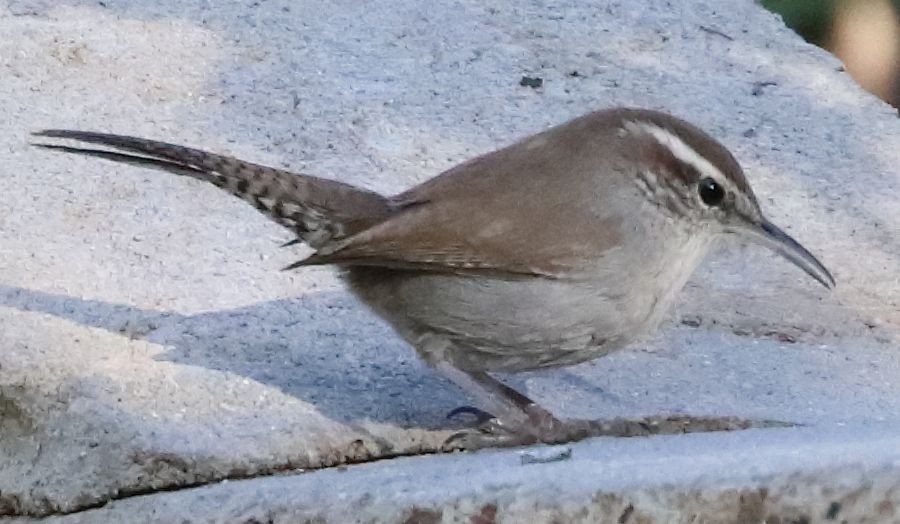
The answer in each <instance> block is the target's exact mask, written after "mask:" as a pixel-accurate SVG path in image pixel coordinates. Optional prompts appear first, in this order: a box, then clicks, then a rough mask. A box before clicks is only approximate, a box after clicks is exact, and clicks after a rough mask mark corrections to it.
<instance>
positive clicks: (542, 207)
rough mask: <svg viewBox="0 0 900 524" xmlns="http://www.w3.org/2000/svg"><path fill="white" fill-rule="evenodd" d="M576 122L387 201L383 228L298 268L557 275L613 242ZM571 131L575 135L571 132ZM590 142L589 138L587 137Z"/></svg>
mask: <svg viewBox="0 0 900 524" xmlns="http://www.w3.org/2000/svg"><path fill="white" fill-rule="evenodd" d="M578 125H584V124H583V123H582V124H579V123H578V121H575V122H573V123H570V124H569V125H568V126H563V127H560V128H555V129H553V130H550V131H548V132H545V133H542V134H539V135H536V136H534V137H532V138H530V139H527V140H525V141H523V142H519V143H517V144H514V145H513V146H510V147H508V148H505V149H501V150H499V151H496V152H494V153H490V154H488V155H485V156H482V157H479V158H476V159H474V160H472V161H470V162H467V163H465V164H462V165H460V166H458V167H456V168H454V169H452V170H450V171H447V172H445V173H443V174H442V175H440V176H438V177H436V178H434V179H432V180H430V181H428V182H426V183H424V184H422V185H420V186H418V187H416V188H414V189H412V190H410V191H408V192H406V193H403V194H401V195H398V196H396V197H394V198H393V199H392V200H391V202H392V205H393V206H394V208H395V209H396V210H397V211H395V213H394V214H393V215H392V216H390V217H389V218H387V219H386V220H384V221H383V222H381V223H379V224H376V225H374V226H373V227H371V228H369V229H366V230H364V231H362V232H360V233H358V234H356V235H354V236H352V237H349V238H347V239H346V240H344V241H342V242H340V243H337V244H334V245H332V246H326V248H324V249H321V250H320V251H319V252H318V253H317V254H315V255H313V256H311V257H310V258H309V259H307V260H305V261H303V262H301V263H298V265H310V264H345V265H373V266H386V267H399V268H411V269H421V270H428V271H445V272H466V273H469V272H473V273H500V274H506V275H509V276H545V277H558V276H562V275H564V274H567V273H570V272H571V271H577V270H578V269H579V268H584V267H585V265H586V264H590V263H591V262H592V261H594V260H596V259H597V258H598V257H599V256H601V255H602V253H603V252H604V251H606V250H608V249H610V248H612V247H615V246H616V245H618V243H619V238H620V237H619V228H620V224H619V223H617V222H616V221H615V220H614V219H613V218H612V217H610V216H608V215H605V214H604V211H603V207H604V206H603V205H602V203H601V200H602V198H601V197H602V195H598V194H596V191H597V189H596V188H597V186H598V184H597V179H596V176H597V174H596V173H595V171H596V169H595V166H596V161H595V160H596V159H595V158H592V157H591V155H596V154H603V153H602V151H598V150H597V147H596V143H585V142H584V141H583V140H579V139H578V137H579V136H583V133H579V132H578V131H579V130H578V129H577V126H578ZM573 127H575V129H573ZM595 136H596V135H595Z"/></svg>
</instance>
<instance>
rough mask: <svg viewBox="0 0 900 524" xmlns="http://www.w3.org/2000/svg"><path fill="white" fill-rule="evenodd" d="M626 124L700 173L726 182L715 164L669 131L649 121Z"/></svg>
mask: <svg viewBox="0 0 900 524" xmlns="http://www.w3.org/2000/svg"><path fill="white" fill-rule="evenodd" d="M628 124H630V125H628ZM628 124H626V125H627V126H628V127H629V128H630V127H632V126H636V127H638V128H639V129H641V130H642V131H644V132H645V133H647V134H649V135H650V136H652V137H653V138H654V139H656V141H657V142H659V144H660V145H661V146H663V147H665V148H666V149H668V150H669V151H671V152H672V155H673V156H674V157H675V158H677V159H678V160H681V161H682V162H684V163H685V164H690V165H692V166H694V167H695V168H696V169H697V171H699V172H700V174H701V175H703V176H708V177H712V178H713V179H714V180H716V181H717V182H719V183H720V184H722V183H724V182H726V179H725V175H723V174H722V172H721V171H719V169H718V168H717V167H716V166H714V165H712V164H711V163H710V161H709V160H707V159H705V158H703V156H702V155H700V154H699V153H697V152H696V151H695V150H694V148H692V147H691V146H689V145H687V144H685V143H684V141H683V140H681V139H680V138H678V137H677V136H676V135H674V134H673V133H671V132H670V131H667V130H665V129H663V128H661V127H659V126H657V125H655V124H651V123H649V122H628Z"/></svg>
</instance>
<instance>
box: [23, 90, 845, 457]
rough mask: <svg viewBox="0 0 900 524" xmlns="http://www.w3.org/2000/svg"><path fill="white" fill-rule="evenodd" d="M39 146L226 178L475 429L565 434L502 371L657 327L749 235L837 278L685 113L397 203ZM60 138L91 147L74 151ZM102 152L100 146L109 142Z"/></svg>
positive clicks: (521, 159) (559, 145)
mask: <svg viewBox="0 0 900 524" xmlns="http://www.w3.org/2000/svg"><path fill="white" fill-rule="evenodd" d="M32 134H33V135H34V136H36V137H39V138H41V139H52V140H51V141H49V142H48V141H47V140H44V141H42V142H37V143H35V144H34V145H37V146H40V147H43V148H49V149H53V150H56V151H61V152H66V153H75V154H80V155H89V156H93V157H99V158H102V159H106V160H112V161H116V162H124V163H126V164H132V165H136V166H141V167H147V168H155V169H159V170H163V171H168V172H171V173H174V174H176V175H182V176H186V177H190V178H195V179H198V180H202V181H204V182H209V183H211V184H214V185H216V186H218V187H220V188H222V189H224V190H225V191H227V192H229V193H231V194H232V195H234V196H237V197H238V198H241V199H243V200H245V201H247V202H249V203H250V204H252V205H253V206H254V207H256V208H257V209H258V210H259V211H260V212H262V213H263V214H264V215H266V216H267V217H269V218H270V219H272V220H274V221H275V222H276V223H278V224H280V225H281V226H283V227H284V228H287V229H288V230H289V231H291V232H292V233H293V235H295V240H293V241H291V242H288V244H295V243H301V242H302V243H305V244H306V245H308V246H309V247H310V248H311V254H309V255H308V256H307V257H306V258H303V259H302V260H299V261H297V262H296V263H293V264H291V265H290V266H288V267H286V268H284V269H286V270H294V269H298V268H303V267H307V266H321V265H330V266H335V267H337V268H338V270H339V274H340V276H341V278H342V279H343V281H344V282H345V283H346V285H347V287H348V288H349V290H350V291H351V292H352V294H354V295H355V296H356V297H357V298H358V299H359V300H360V301H361V302H362V303H363V304H364V305H365V306H367V307H368V308H369V309H370V310H371V311H373V312H374V313H375V314H376V315H377V316H379V317H380V318H381V319H383V320H384V321H385V322H387V324H389V325H390V326H391V327H392V328H393V329H394V331H395V332H396V333H397V334H398V335H399V336H400V337H402V338H403V339H404V340H405V341H406V342H407V343H409V345H411V346H412V347H413V348H414V349H415V351H416V353H417V354H418V355H419V357H421V359H422V360H424V361H425V362H426V363H427V364H429V365H430V366H431V367H432V368H433V369H434V370H436V371H437V372H438V373H440V374H441V375H443V376H444V377H446V378H447V379H449V380H450V381H451V382H453V383H455V384H456V385H457V386H459V387H460V388H461V389H462V390H463V391H464V392H466V393H468V394H469V395H470V396H471V398H472V399H473V400H474V401H475V403H476V404H477V406H474V407H465V406H464V407H461V408H459V409H458V410H454V412H452V414H455V413H458V412H464V411H470V412H472V413H475V414H477V415H479V424H477V425H476V427H475V428H473V430H472V432H471V433H472V434H477V435H482V436H484V437H485V438H490V439H493V441H495V442H499V443H503V442H507V443H509V442H511V443H533V442H556V441H559V440H560V439H561V438H562V437H561V435H563V434H565V428H566V421H564V420H561V419H559V418H557V417H556V416H554V415H553V414H552V413H551V412H550V411H549V410H547V409H545V408H544V407H542V406H541V405H540V404H538V403H537V402H535V401H534V400H532V399H531V398H529V397H528V396H526V395H525V394H523V393H521V392H519V391H517V390H515V389H513V388H512V387H510V386H508V385H507V384H506V383H504V382H503V381H502V380H500V379H498V378H497V377H496V376H495V375H496V374H497V373H516V372H522V371H532V370H539V369H547V368H556V367H563V366H571V365H575V364H578V363H582V362H586V361H589V360H593V359H596V358H599V357H602V356H604V355H608V354H609V353H611V352H613V351H617V350H620V349H623V348H626V347H628V346H630V345H633V344H635V343H636V342H637V341H639V340H640V339H641V337H643V336H645V335H646V334H647V333H649V332H651V331H652V330H653V329H654V328H656V327H657V326H658V325H659V324H660V322H661V321H662V319H663V318H664V317H665V314H666V312H667V311H669V310H670V309H671V307H672V305H673V302H674V301H675V299H676V297H677V295H678V293H679V291H680V290H681V289H682V288H683V287H684V285H685V284H686V282H687V280H688V278H689V277H690V276H691V274H692V273H693V272H694V270H695V268H696V267H697V266H698V264H699V263H700V262H701V261H702V259H703V258H704V256H705V255H706V254H707V252H708V251H709V248H710V246H711V245H712V244H713V243H714V241H715V240H716V239H718V238H720V237H723V236H726V235H736V236H739V237H742V238H743V239H745V240H746V241H748V242H752V243H757V244H761V245H763V246H765V247H767V248H769V249H771V250H773V251H774V252H775V253H777V254H779V255H781V256H782V257H784V258H785V259H787V260H788V261H790V262H791V263H793V264H794V265H796V266H797V267H799V268H800V269H801V270H803V271H804V272H805V273H807V274H808V275H809V276H810V277H812V278H813V279H815V280H816V281H818V282H819V283H820V284H822V285H823V286H825V287H826V288H828V289H832V288H833V287H834V286H835V280H834V277H833V276H832V274H831V273H830V272H829V270H828V269H827V268H826V267H825V266H824V265H823V264H822V263H821V262H820V261H819V260H818V259H817V258H816V257H815V256H814V255H812V254H811V253H810V252H809V251H808V250H807V249H806V248H804V247H803V246H802V245H801V244H800V243H798V242H797V241H796V240H794V239H793V238H792V237H791V236H789V235H788V234H787V233H785V232H784V231H783V230H782V229H780V228H778V227H777V226H775V225H774V224H773V223H772V222H770V221H769V220H768V219H767V218H766V217H765V215H764V214H763V212H762V210H761V208H760V205H759V202H758V200H757V198H756V196H755V194H754V192H753V190H752V189H751V187H750V184H749V182H748V180H747V178H746V176H745V174H744V171H743V170H742V168H741V166H740V164H739V163H738V161H737V160H736V159H735V157H734V156H733V155H732V154H731V153H730V152H729V151H728V149H727V148H726V147H725V146H723V145H722V144H721V143H719V142H718V141H717V140H716V139H714V138H713V137H711V136H710V135H709V134H707V133H706V132H704V131H703V130H701V129H700V128H698V127H696V126H694V125H693V124H690V123H688V122H686V121H684V120H682V119H680V118H678V117H675V116H672V115H670V114H668V113H665V112H661V111H656V110H650V109H640V108H626V107H615V108H609V109H601V110H597V111H594V112H591V113H588V114H585V115H582V116H580V117H577V118H574V119H572V120H569V121H567V122H564V123H561V124H559V125H556V126H554V127H551V128H549V129H546V130H544V131H542V132H539V133H537V134H534V135H531V136H527V137H525V138H522V139H519V140H518V141H515V142H514V143H511V144H510V145H507V146H505V147H502V148H500V149H497V150H495V151H492V152H489V153H486V154H482V155H480V156H476V157H474V158H472V159H470V160H467V161H465V162H463V163H461V164H458V165H456V166H454V167H452V168H450V169H448V170H446V171H444V172H442V173H439V174H437V175H436V176H434V177H433V178H431V179H428V180H426V181H425V182H423V183H421V184H418V185H416V186H414V187H412V188H410V189H407V190H405V191H403V192H400V193H398V194H395V195H392V196H386V195H382V194H379V193H376V192H373V191H370V190H367V189H364V188H361V187H357V186H354V185H350V184H347V183H344V182H339V181H336V180H333V179H328V178H322V177H316V176H312V175H308V174H299V173H293V172H289V171H286V170H282V169H276V168H272V167H266V166H262V165H258V164H253V163H250V162H247V161H244V160H240V159H236V158H232V157H229V156H224V155H218V154H213V153H210V152H206V151H203V150H199V149H193V148H189V147H184V146H180V145H175V144H170V143H166V142H160V141H155V140H148V139H144V138H136V137H132V136H124V135H115V134H108V133H99V132H88V131H77V130H65V129H47V130H43V131H38V132H35V133H32ZM59 140H68V141H75V142H76V143H77V145H65V144H63V143H59V142H58V141H59ZM98 146H99V147H98Z"/></svg>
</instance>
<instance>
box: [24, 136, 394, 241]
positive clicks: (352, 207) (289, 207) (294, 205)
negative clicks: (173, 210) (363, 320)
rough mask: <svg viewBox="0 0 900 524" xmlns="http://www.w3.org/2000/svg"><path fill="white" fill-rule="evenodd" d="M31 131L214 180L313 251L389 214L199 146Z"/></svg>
mask: <svg viewBox="0 0 900 524" xmlns="http://www.w3.org/2000/svg"><path fill="white" fill-rule="evenodd" d="M33 134H34V136H39V137H47V138H62V139H67V140H75V141H79V142H85V143H90V144H99V145H102V146H106V147H108V148H110V149H112V150H111V151H110V150H104V149H90V148H82V147H72V146H65V145H58V144H43V143H40V144H35V145H37V146H39V147H44V148H47V149H54V150H57V151H65V152H68V153H77V154H83V155H90V156H95V157H100V158H105V159H107V160H114V161H117V162H124V163H127V164H133V165H137V166H142V167H151V168H156V169H161V170H164V171H169V172H171V173H175V174H177V175H183V176H189V177H191V178H197V179H199V180H204V181H206V182H210V183H212V184H215V185H217V186H219V187H221V188H222V189H224V190H226V191H228V192H230V193H232V194H233V195H235V196H237V197H239V198H241V199H243V200H246V201H247V202H249V203H250V204H252V205H253V206H255V207H256V208H257V209H258V210H260V211H261V212H262V213H263V214H265V215H266V216H268V217H269V218H271V219H272V220H274V221H275V222H277V223H279V224H281V225H282V226H284V227H286V228H288V229H290V230H291V231H293V232H294V233H295V234H296V235H297V238H298V240H299V241H302V242H305V243H307V244H309V246H310V247H313V248H315V249H318V248H320V247H323V246H325V245H327V244H329V243H330V242H333V241H336V240H340V239H341V238H344V237H347V236H349V235H352V234H354V233H356V232H359V231H361V230H363V229H366V228H368V227H371V226H372V225H374V224H377V223H378V222H381V221H382V220H384V218H386V217H387V215H388V214H389V213H390V204H389V203H388V200H387V199H386V198H384V197H383V196H381V195H379V194H377V193H373V192H371V191H367V190H365V189H361V188H358V187H355V186H352V185H349V184H344V183H342V182H336V181H333V180H328V179H324V178H318V177H314V176H309V175H301V174H296V173H291V172H288V171H283V170H280V169H274V168H271V167H265V166H260V165H256V164H251V163H249V162H244V161H242V160H238V159H236V158H232V157H227V156H222V155H216V154H213V153H208V152H206V151H201V150H199V149H191V148H188V147H183V146H178V145H174V144H168V143H165V142H157V141H154V140H146V139H143V138H135V137H130V136H121V135H111V134H106V133H93V132H87V131H70V130H62V129H48V130H44V131H40V132H37V133H33Z"/></svg>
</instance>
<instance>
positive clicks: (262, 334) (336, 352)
mask: <svg viewBox="0 0 900 524" xmlns="http://www.w3.org/2000/svg"><path fill="white" fill-rule="evenodd" d="M0 305H3V306H7V307H12V308H16V309H19V310H22V311H32V312H39V313H45V314H49V315H52V316H54V317H58V318H62V319H66V320H69V321H71V322H74V323H77V324H80V325H83V326H87V327H92V328H100V329H103V330H106V331H108V332H110V333H114V334H117V335H120V336H123V337H127V338H129V339H132V340H143V341H147V342H150V343H153V344H157V345H160V346H163V347H165V348H166V349H165V351H163V352H161V353H159V354H158V355H156V356H155V357H154V358H155V359H156V360H160V361H169V362H174V363H178V364H184V365H190V366H199V367H203V368H207V369H211V370H216V371H221V372H226V373H231V374H234V375H238V376H242V377H246V378H248V379H251V380H254V381H256V382H259V383H261V384H265V385H267V386H271V387H275V388H277V389H279V390H280V391H282V392H284V393H286V394H288V395H291V396H293V397H295V398H298V399H301V400H303V401H306V402H309V403H311V404H312V405H314V406H316V408H317V410H319V412H320V413H322V415H324V416H326V417H328V418H330V419H332V420H335V421H338V422H341V423H344V424H351V423H354V422H359V421H360V420H370V421H373V422H382V423H389V424H394V425H397V426H400V427H420V428H426V429H438V428H446V427H447V425H448V421H447V420H446V418H445V414H446V413H447V412H449V411H450V410H451V409H452V408H454V407H456V406H458V405H460V404H463V403H465V397H464V396H463V395H462V394H461V393H459V392H457V391H455V390H454V388H453V387H452V385H450V384H449V383H447V382H445V381H444V380H443V379H442V378H440V377H439V376H437V375H436V374H434V373H433V372H431V371H430V370H429V369H428V368H427V366H425V365H424V364H422V363H421V362H420V361H419V360H418V358H417V357H416V356H415V354H414V353H413V351H412V349H411V348H409V347H408V346H406V345H405V344H404V343H403V342H402V341H401V340H400V339H399V338H397V337H394V336H392V334H391V331H390V328H388V327H387V326H385V325H384V324H382V323H381V322H379V321H378V319H377V318H375V317H374V316H373V315H371V314H369V313H368V311H366V310H365V309H364V308H362V307H361V306H359V305H358V303H356V301H355V300H354V299H353V298H352V297H351V296H349V295H348V294H346V293H340V292H316V293H311V294H304V295H301V296H298V297H295V298H289V299H281V300H272V301H267V302H260V303H257V304H252V305H249V306H246V307H240V308H234V309H227V310H219V311H208V312H203V313H198V314H194V315H184V314H180V313H176V312H170V311H156V310H152V309H143V308H139V307H135V306H130V305H126V304H117V303H112V302H104V301H100V300H89V299H82V298H76V297H71V296H67V295H61V294H53V293H47V292H42V291H36V290H31V289H24V288H20V287H14V286H3V285H0ZM422 399H427V400H428V402H427V403H426V402H423V401H422Z"/></svg>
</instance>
